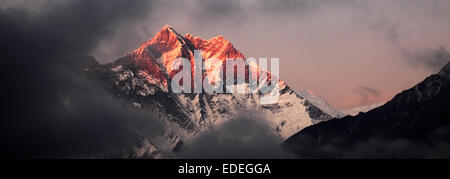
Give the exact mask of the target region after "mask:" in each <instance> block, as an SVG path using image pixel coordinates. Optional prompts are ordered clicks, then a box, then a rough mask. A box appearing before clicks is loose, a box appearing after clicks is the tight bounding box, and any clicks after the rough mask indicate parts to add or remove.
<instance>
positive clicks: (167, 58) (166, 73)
mask: <svg viewBox="0 0 450 179" xmlns="http://www.w3.org/2000/svg"><path fill="white" fill-rule="evenodd" d="M194 50H201V51H202V57H203V58H202V59H203V62H204V63H205V62H207V59H209V58H217V59H219V60H222V61H223V62H224V61H225V59H226V58H235V59H236V58H242V59H243V58H244V56H243V55H242V54H241V53H240V52H239V51H238V50H236V49H235V48H234V46H233V45H232V44H231V43H230V42H229V41H228V40H226V39H224V38H223V37H221V36H218V37H214V38H212V39H209V40H203V39H201V38H199V37H193V36H192V35H190V34H187V35H185V36H181V35H180V34H178V33H177V32H176V31H175V30H174V29H173V28H172V27H170V26H165V27H163V28H162V29H161V31H160V32H158V33H157V34H156V35H155V36H154V37H153V38H152V39H150V40H149V41H147V42H145V43H143V44H142V45H141V46H140V47H139V48H138V49H136V50H134V51H133V52H130V53H129V54H127V55H126V56H125V57H123V58H120V59H118V60H117V61H115V62H113V63H110V64H106V65H102V66H101V67H97V68H100V69H101V70H96V71H94V72H92V73H94V74H92V73H90V72H91V71H93V70H90V71H89V70H88V71H87V72H86V73H87V74H88V75H87V76H94V77H95V78H97V79H98V78H99V76H101V79H102V80H103V82H105V83H106V85H105V89H106V90H107V91H109V92H110V93H111V94H112V95H113V96H115V97H117V98H118V99H120V100H122V101H123V103H124V104H128V105H133V106H134V107H136V108H138V109H140V110H142V111H147V112H151V113H154V114H157V115H158V118H160V119H161V121H163V123H164V124H165V129H164V132H163V133H162V134H161V135H160V136H159V137H155V138H151V139H147V138H142V140H141V142H140V145H139V146H138V147H136V148H135V149H134V151H136V152H135V155H134V156H136V157H142V156H144V154H145V155H146V156H148V155H149V154H148V153H149V152H150V150H151V153H155V151H157V152H156V153H164V154H162V155H157V157H167V155H171V154H170V153H171V152H172V151H177V150H181V149H182V148H183V143H184V142H186V141H189V140H190V139H191V138H192V137H194V136H196V135H197V134H198V133H200V132H202V131H203V130H206V129H208V128H210V127H211V126H214V125H220V124H221V123H223V122H226V121H227V120H230V119H232V118H233V116H235V115H238V114H239V113H243V112H256V113H260V114H262V115H263V116H265V117H266V119H267V123H268V124H269V126H270V127H271V128H272V129H273V132H274V134H276V135H279V136H281V137H282V138H284V139H286V138H287V137H289V136H291V135H293V134H294V133H296V132H298V131H300V130H301V129H303V128H305V127H307V126H309V125H312V124H313V123H318V122H320V121H326V120H328V119H331V116H330V115H328V114H327V113H325V112H323V111H322V110H320V109H319V108H317V107H316V106H314V105H313V104H311V103H309V102H308V101H307V100H305V99H304V98H303V97H301V96H299V95H297V94H296V93H294V91H293V90H292V89H291V88H289V86H287V84H286V83H285V82H284V81H281V80H280V82H279V84H280V88H279V93H280V97H279V100H278V102H277V103H275V104H261V102H260V100H261V98H262V97H264V96H266V95H267V94H261V93H248V94H237V93H173V92H172V91H171V87H170V83H171V77H172V76H173V75H174V74H175V73H176V72H177V70H175V69H172V68H171V67H172V63H173V61H174V60H175V59H176V58H179V57H184V58H186V59H189V60H190V61H191V65H192V66H194V65H193V63H194ZM250 68H258V70H260V69H259V67H258V66H254V65H253V66H252V65H251V64H250ZM192 70H193V71H194V68H192ZM246 70H247V71H246V73H247V76H248V69H246ZM204 73H205V74H206V75H213V73H216V71H204ZM205 74H203V75H205ZM203 77H204V76H203ZM224 78H225V77H224ZM219 80H220V79H219ZM221 80H223V79H221ZM260 80H266V79H262V78H261V79H260ZM235 85H236V86H237V85H244V86H247V87H248V82H245V83H243V84H235ZM144 144H145V145H144ZM155 155H156V154H152V155H151V156H155ZM164 155H166V156H164Z"/></svg>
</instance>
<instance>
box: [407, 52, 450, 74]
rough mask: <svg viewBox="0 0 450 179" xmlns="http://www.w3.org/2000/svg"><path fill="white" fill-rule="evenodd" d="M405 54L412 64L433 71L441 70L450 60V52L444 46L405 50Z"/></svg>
mask: <svg viewBox="0 0 450 179" xmlns="http://www.w3.org/2000/svg"><path fill="white" fill-rule="evenodd" d="M403 54H404V56H405V58H406V60H407V61H408V62H409V63H410V64H411V65H413V66H418V67H423V68H425V69H427V70H430V71H432V72H433V73H437V72H439V70H440V69H441V68H442V67H443V66H444V65H445V64H446V63H447V62H448V61H450V53H449V52H448V51H447V49H446V48H445V47H444V46H440V47H438V48H436V49H422V50H416V51H410V50H404V53H403Z"/></svg>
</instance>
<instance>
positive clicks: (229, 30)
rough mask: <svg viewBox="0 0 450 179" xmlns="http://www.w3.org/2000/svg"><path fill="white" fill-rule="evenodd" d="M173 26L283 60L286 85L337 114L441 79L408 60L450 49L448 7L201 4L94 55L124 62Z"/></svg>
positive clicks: (154, 21) (129, 31)
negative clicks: (319, 99)
mask: <svg viewBox="0 0 450 179" xmlns="http://www.w3.org/2000/svg"><path fill="white" fill-rule="evenodd" d="M149 9H150V8H149ZM166 24H169V25H172V26H173V27H174V28H175V29H176V30H177V31H178V32H179V33H181V34H186V33H191V34H193V35H198V36H200V37H203V38H205V39H209V38H211V37H214V36H216V35H219V34H220V35H222V36H224V37H225V38H227V39H228V40H230V41H231V42H232V43H233V44H234V46H235V47H236V48H237V49H238V50H239V51H241V52H242V53H243V54H244V55H245V56H246V57H256V58H257V57H278V58H280V77H281V79H283V80H284V81H286V82H287V83H288V84H289V85H290V86H291V87H292V88H293V89H295V90H307V89H311V90H313V91H315V92H316V94H318V95H319V96H322V97H323V98H325V99H326V100H327V101H328V102H329V103H330V104H331V105H332V106H334V107H336V108H338V109H349V108H353V107H356V106H360V105H366V104H370V103H373V102H385V101H387V100H389V99H391V98H392V97H393V96H394V95H395V94H397V93H399V92H401V91H402V90H405V89H407V88H410V87H412V86H413V85H415V84H417V83H418V82H420V81H422V80H423V79H424V78H425V77H427V76H428V75H430V74H432V73H435V72H436V69H430V68H427V66H426V65H425V64H427V63H428V62H423V63H422V62H420V60H421V59H418V61H419V63H412V62H411V60H410V59H409V58H415V56H414V54H422V53H421V52H424V51H429V52H434V51H436V50H437V49H438V48H440V47H441V49H442V48H443V49H444V51H445V50H447V51H448V50H449V47H450V1H446V0H430V1H422V0H397V1H385V0H380V1H364V2H363V1H326V0H322V1H320V0H319V1H301V0H300V1H290V0H286V1H281V2H277V3H274V2H272V1H264V0H247V1H226V2H223V1H221V2H217V1H214V2H211V1H203V0H196V1H187V2H184V1H164V2H160V3H156V4H154V7H152V8H151V10H149V13H148V17H143V18H142V20H139V21H136V22H133V23H130V24H126V25H124V26H121V27H115V28H117V30H116V34H115V36H114V37H113V38H111V39H107V40H105V41H104V42H102V43H101V45H100V46H99V48H97V49H96V50H95V51H94V52H93V54H94V56H96V57H97V58H99V59H100V60H101V61H103V62H108V61H112V60H114V59H117V58H118V57H120V56H122V55H123V54H125V53H126V52H127V51H130V50H132V49H134V48H137V46H138V45H139V44H140V43H141V42H143V41H146V40H148V39H149V38H151V37H152V36H153V35H154V34H155V33H156V32H157V31H158V30H159V29H160V28H161V27H162V26H164V25H166ZM405 53H409V54H412V57H411V56H407V55H405ZM416 56H417V55H416ZM424 60H433V59H424ZM420 64H424V65H420ZM361 89H370V90H365V91H364V90H361Z"/></svg>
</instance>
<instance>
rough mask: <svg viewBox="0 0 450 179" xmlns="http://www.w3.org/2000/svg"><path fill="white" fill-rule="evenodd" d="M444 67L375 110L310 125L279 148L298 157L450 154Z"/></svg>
mask: <svg viewBox="0 0 450 179" xmlns="http://www.w3.org/2000/svg"><path fill="white" fill-rule="evenodd" d="M449 66H450V63H448V64H447V65H446V66H445V67H444V68H442V70H441V71H440V72H439V74H435V75H431V76H429V77H427V78H426V79H425V80H424V81H422V82H421V83H419V84H417V85H416V86H414V87H413V88H411V89H408V90H405V91H403V92H401V93H400V94H398V95H396V96H395V97H394V98H393V99H392V100H391V101H389V102H387V103H386V104H384V105H382V106H380V107H378V108H376V109H373V110H371V111H369V112H367V113H360V114H359V115H357V116H347V117H344V118H342V119H333V120H330V121H326V122H322V123H319V124H316V125H313V126H309V127H307V128H305V129H303V130H302V131H300V132H298V133H297V134H295V135H293V136H292V137H290V138H289V139H287V140H286V141H285V142H284V143H283V146H284V147H286V148H288V149H289V150H291V151H293V152H294V153H296V154H297V155H298V157H300V158H329V157H332V158H406V157H415V158H434V157H450V150H449V149H450V78H449V74H450V70H449V69H450V67H449Z"/></svg>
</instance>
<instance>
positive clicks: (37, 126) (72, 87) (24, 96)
mask: <svg viewBox="0 0 450 179" xmlns="http://www.w3.org/2000/svg"><path fill="white" fill-rule="evenodd" d="M1 3H2V4H1V5H2V7H1V8H0V26H1V27H2V28H0V48H1V49H2V53H1V54H0V60H1V66H2V70H1V77H2V88H1V95H2V106H4V107H3V108H2V109H1V112H2V115H3V117H2V120H1V131H0V133H1V137H0V142H1V143H2V148H1V149H0V151H1V154H0V155H1V156H6V157H68V156H71V157H88V156H91V155H94V154H102V155H107V154H117V153H120V152H123V151H124V150H126V148H125V146H130V141H133V139H135V138H136V137H137V136H143V137H152V136H154V135H155V133H158V129H159V128H160V126H159V123H158V122H157V120H155V119H154V117H153V116H152V114H145V113H142V112H139V111H136V110H133V109H131V108H129V107H127V106H123V105H121V104H120V102H119V101H117V100H116V99H113V98H110V97H107V96H106V95H105V94H104V93H102V92H101V91H102V90H101V88H100V84H99V83H96V82H91V81H87V80H86V79H81V78H80V77H81V74H80V73H79V70H80V69H77V67H76V66H74V65H76V64H77V63H83V62H84V61H83V59H84V60H86V58H87V61H89V57H77V58H73V57H76V56H77V55H78V54H88V53H89V52H90V51H92V50H93V49H94V48H96V46H97V45H98V43H99V42H100V41H101V40H103V39H105V38H109V37H111V35H112V33H113V30H114V29H115V27H116V26H120V25H123V24H126V23H128V22H129V21H133V20H135V19H139V17H140V16H142V15H143V14H145V13H147V12H148V11H150V10H151V9H150V7H151V6H149V5H150V4H149V1H139V0H131V1H109V0H98V1H90V0H73V1H72V0H67V1H51V0H48V1H18V2H12V1H2V2H1ZM35 6H37V7H40V8H36V7H35ZM88 63H91V64H92V63H95V62H94V61H93V60H92V59H91V60H90V61H89V62H88ZM69 94H73V97H72V98H73V99H72V100H68V99H71V98H68V97H67V95H69ZM71 101H72V102H74V101H75V102H76V103H73V104H72V103H71Z"/></svg>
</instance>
